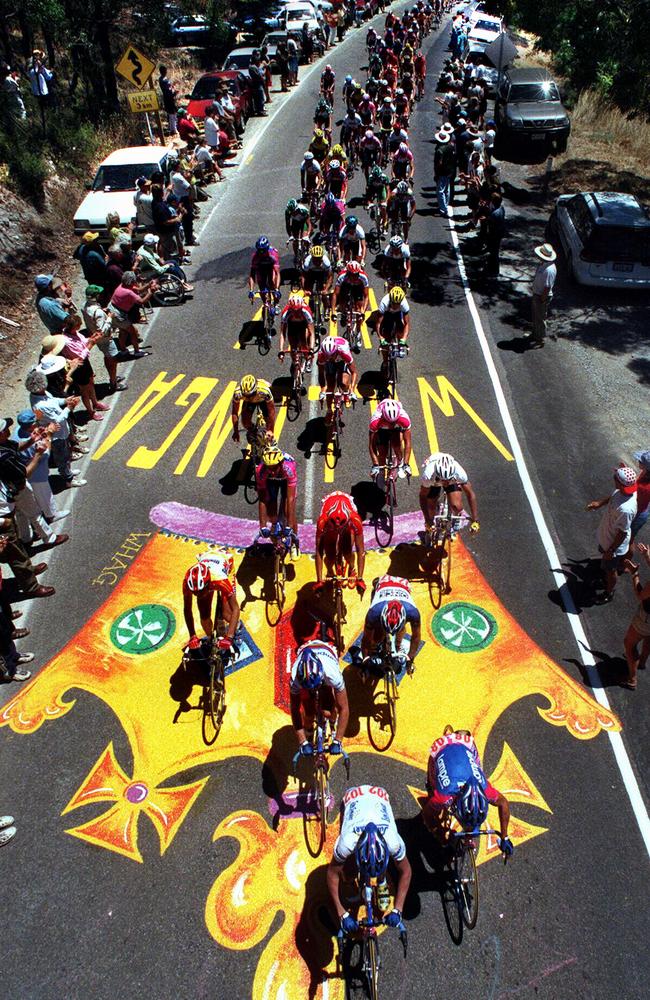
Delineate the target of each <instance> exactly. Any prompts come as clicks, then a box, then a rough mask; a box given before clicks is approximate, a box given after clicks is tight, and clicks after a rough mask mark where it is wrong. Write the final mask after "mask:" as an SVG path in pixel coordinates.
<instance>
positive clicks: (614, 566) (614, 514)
mask: <svg viewBox="0 0 650 1000" xmlns="http://www.w3.org/2000/svg"><path fill="white" fill-rule="evenodd" d="M614 485H615V486H616V489H615V490H614V492H613V493H612V495H611V496H608V497H603V498H602V499H601V500H592V501H591V503H588V504H587V510H600V509H601V507H605V513H604V514H603V516H602V518H601V520H600V524H599V525H598V531H597V539H598V551H599V552H600V553H601V555H602V560H601V567H602V569H603V572H604V574H605V593H604V595H603V596H602V597H600V598H597V599H596V602H597V603H598V604H606V603H607V602H608V601H611V599H612V598H613V596H614V589H615V587H616V580H617V578H618V575H619V574H620V573H634V571H635V570H636V566H635V565H634V563H633V562H632V559H631V557H630V551H629V550H630V541H631V540H632V521H633V520H634V518H635V517H636V511H637V496H636V494H637V474H636V471H635V470H634V469H631V468H630V467H629V466H627V465H619V467H618V468H617V469H615V470H614Z"/></svg>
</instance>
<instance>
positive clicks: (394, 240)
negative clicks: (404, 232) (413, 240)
mask: <svg viewBox="0 0 650 1000" xmlns="http://www.w3.org/2000/svg"><path fill="white" fill-rule="evenodd" d="M388 245H389V247H391V248H392V249H393V250H399V249H401V247H403V246H404V240H403V239H402V237H401V236H391V238H390V243H389V244H388Z"/></svg>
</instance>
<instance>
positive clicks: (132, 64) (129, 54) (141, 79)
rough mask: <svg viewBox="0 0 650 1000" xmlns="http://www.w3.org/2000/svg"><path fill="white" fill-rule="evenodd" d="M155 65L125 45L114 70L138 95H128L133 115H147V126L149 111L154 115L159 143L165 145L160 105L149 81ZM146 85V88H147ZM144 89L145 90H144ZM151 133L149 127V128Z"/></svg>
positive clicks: (138, 51)
mask: <svg viewBox="0 0 650 1000" xmlns="http://www.w3.org/2000/svg"><path fill="white" fill-rule="evenodd" d="M155 68H156V64H155V63H154V62H152V61H151V59H149V57H148V56H145V54H144V53H143V52H140V50H139V49H136V47H135V45H127V47H126V49H125V50H124V52H123V54H122V57H121V59H120V61H119V62H118V64H117V66H116V67H115V70H116V72H117V73H119V74H120V76H121V77H123V78H124V79H125V80H128V82H129V83H131V84H132V85H133V86H134V87H137V88H138V91H139V93H132V94H128V95H127V97H128V101H129V107H130V109H131V111H132V112H133V113H134V114H138V113H140V112H145V113H147V125H148V126H149V118H148V113H149V112H150V111H151V112H153V113H154V114H155V115H156V120H157V123H158V129H159V131H160V141H161V143H162V144H163V146H164V145H165V131H164V128H163V123H162V117H161V115H160V104H159V102H158V94H157V93H156V91H155V88H154V85H153V81H152V79H151V77H152V74H153V71H154V70H155ZM147 85H148V86H147ZM145 88H146V89H145ZM149 132H150V133H151V127H150V126H149Z"/></svg>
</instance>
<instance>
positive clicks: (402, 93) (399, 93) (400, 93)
mask: <svg viewBox="0 0 650 1000" xmlns="http://www.w3.org/2000/svg"><path fill="white" fill-rule="evenodd" d="M395 93H396V94H397V96H398V97H403V96H404V90H403V88H402V87H398V88H397V90H396V91H395Z"/></svg>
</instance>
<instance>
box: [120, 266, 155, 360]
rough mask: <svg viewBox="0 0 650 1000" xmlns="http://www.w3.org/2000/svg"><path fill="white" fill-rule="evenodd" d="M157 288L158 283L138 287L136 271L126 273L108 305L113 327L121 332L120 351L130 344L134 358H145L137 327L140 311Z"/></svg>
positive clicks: (123, 350)
mask: <svg viewBox="0 0 650 1000" xmlns="http://www.w3.org/2000/svg"><path fill="white" fill-rule="evenodd" d="M157 288H158V282H157V281H150V282H149V283H148V284H146V285H138V279H137V276H136V274H135V271H125V272H124V274H123V275H122V283H121V284H120V285H118V286H117V288H116V289H115V291H114V292H113V295H112V297H111V301H110V303H109V305H108V311H109V313H110V314H111V316H112V319H113V325H114V326H116V327H117V329H118V330H119V331H120V332H119V335H118V345H119V348H120V351H122V352H125V351H126V350H127V346H128V345H129V344H130V345H131V346H132V347H133V357H134V358H142V357H144V351H141V350H140V334H139V333H138V327H137V324H138V323H140V322H141V313H140V310H141V308H142V306H144V305H146V303H147V302H149V300H150V299H151V297H152V295H153V294H154V292H155V291H156V289H157Z"/></svg>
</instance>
